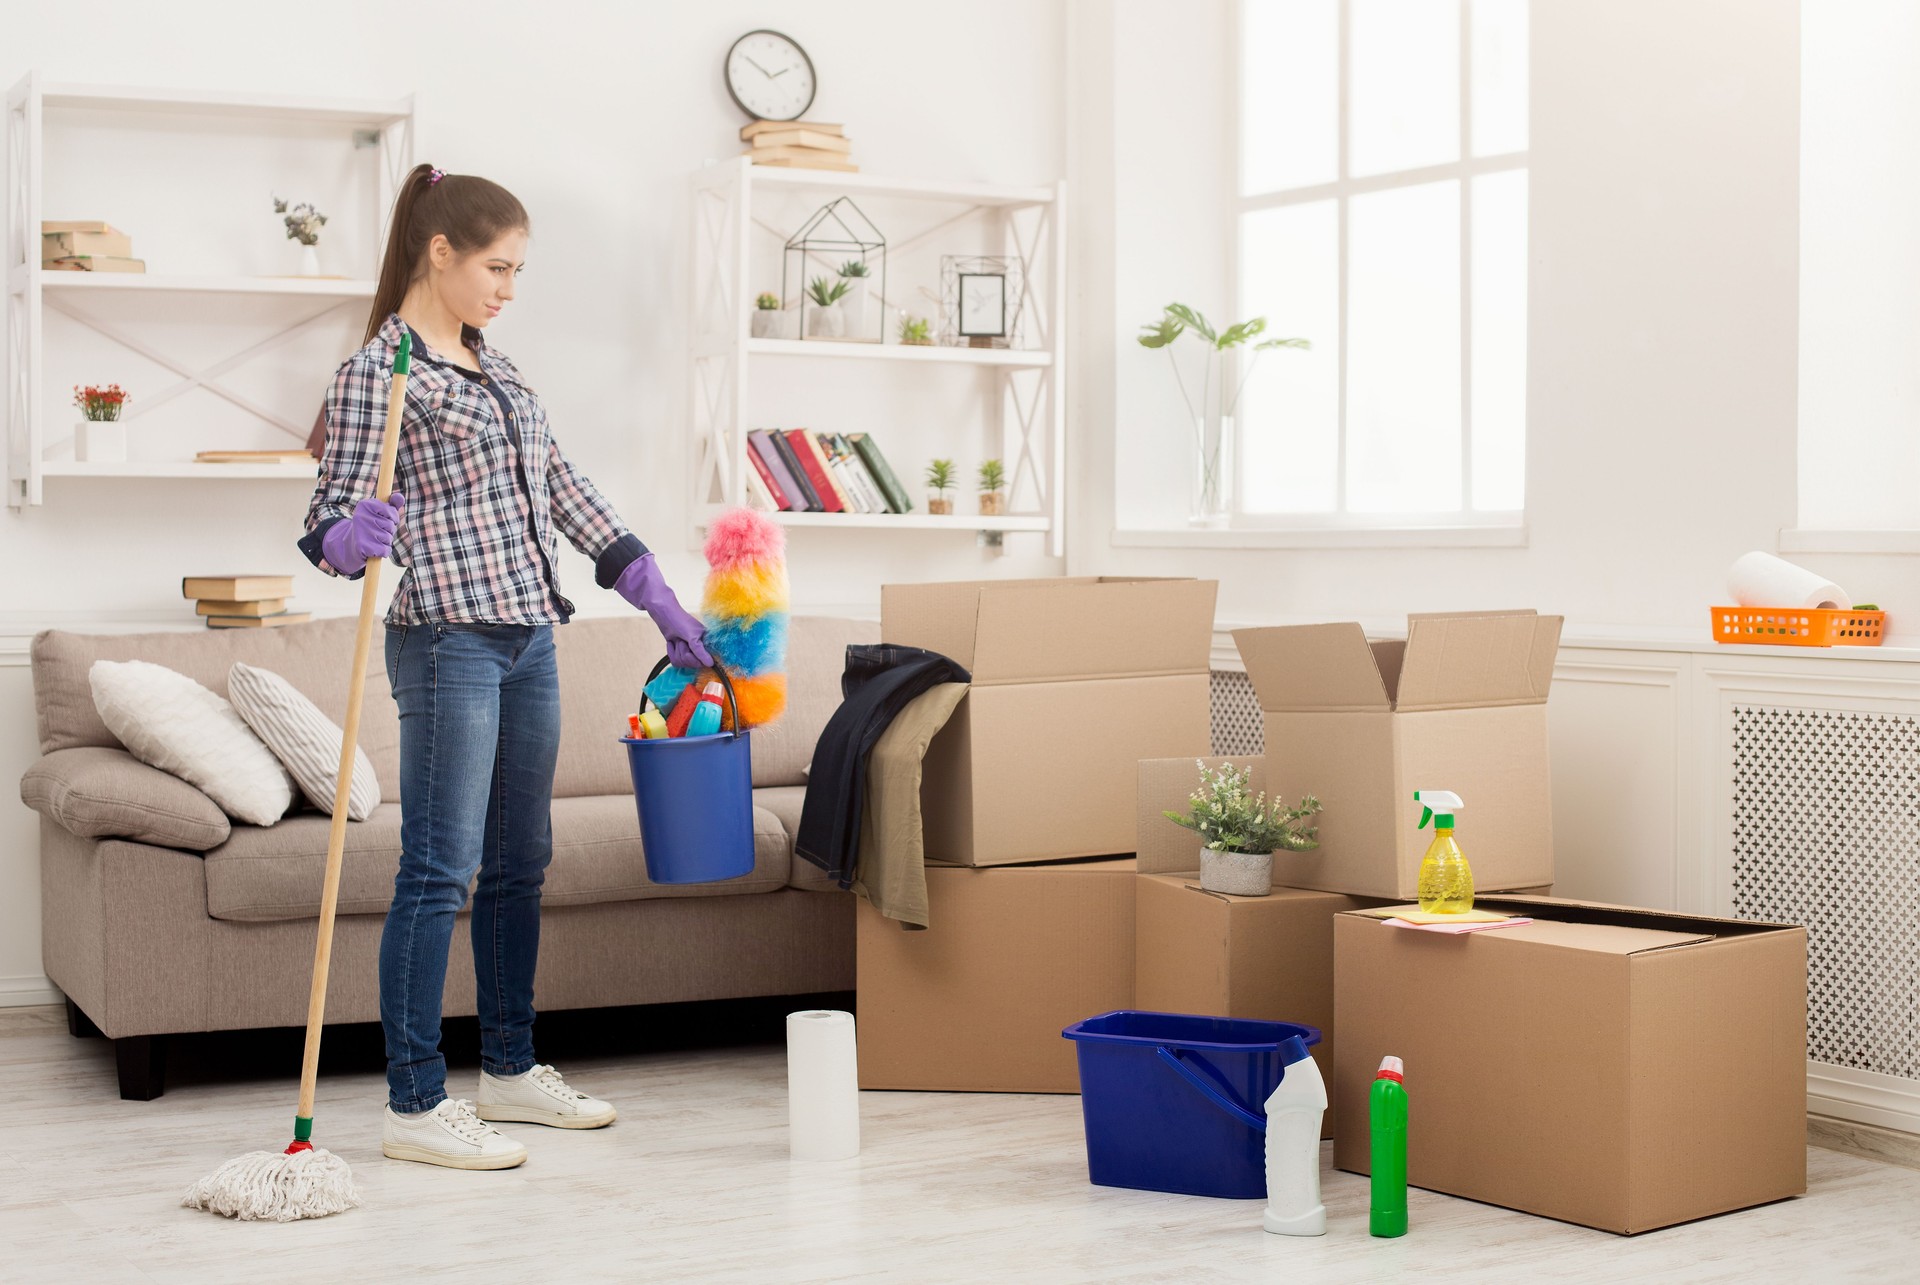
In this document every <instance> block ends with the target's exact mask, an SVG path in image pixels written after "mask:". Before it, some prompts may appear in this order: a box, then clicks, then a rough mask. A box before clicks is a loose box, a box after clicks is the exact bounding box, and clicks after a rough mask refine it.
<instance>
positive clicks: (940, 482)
mask: <svg viewBox="0 0 1920 1285" xmlns="http://www.w3.org/2000/svg"><path fill="white" fill-rule="evenodd" d="M952 490H953V461H952V460H935V461H933V462H932V463H931V464H929V465H927V512H929V513H940V514H948V513H952V512H953V496H952V495H950V494H949V492H950V491H952Z"/></svg>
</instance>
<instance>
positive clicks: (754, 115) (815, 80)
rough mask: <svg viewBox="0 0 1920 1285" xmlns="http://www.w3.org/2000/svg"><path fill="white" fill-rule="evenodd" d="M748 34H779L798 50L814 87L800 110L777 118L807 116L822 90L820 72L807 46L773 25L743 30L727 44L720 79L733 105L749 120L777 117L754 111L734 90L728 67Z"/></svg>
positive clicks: (788, 118) (721, 63) (808, 79)
mask: <svg viewBox="0 0 1920 1285" xmlns="http://www.w3.org/2000/svg"><path fill="white" fill-rule="evenodd" d="M748 36H778V37H779V38H780V39H782V40H784V41H786V42H787V43H788V44H790V45H792V46H793V48H794V50H795V52H797V53H798V54H799V55H800V60H801V61H802V62H804V63H806V64H807V81H808V83H809V84H810V85H811V86H812V88H811V89H810V90H809V91H808V92H807V101H806V102H804V103H802V104H801V105H800V110H799V111H798V112H795V113H794V114H793V115H792V116H783V117H779V118H777V119H779V120H781V121H797V120H799V119H800V118H801V117H802V116H805V115H806V114H807V111H808V109H810V108H811V107H812V106H813V100H814V96H815V95H817V94H818V93H819V92H820V73H818V72H816V71H815V70H814V69H813V58H812V56H811V55H809V54H808V53H807V51H806V48H805V46H803V45H802V44H801V43H800V42H799V41H798V40H795V39H794V38H793V37H792V36H789V35H788V34H787V33H786V32H784V31H775V30H773V28H771V27H756V28H754V29H753V30H752V31H747V32H742V33H741V35H740V38H739V40H735V41H734V42H733V43H732V44H730V45H728V46H727V56H726V57H724V58H722V59H721V60H720V80H721V82H722V83H723V84H725V85H726V87H727V97H728V98H731V99H733V105H734V106H735V107H738V108H739V109H740V110H741V111H742V112H743V113H745V115H746V117H747V119H748V120H767V121H770V120H775V119H776V118H775V117H772V116H762V115H760V114H759V113H758V112H756V111H754V110H753V109H752V108H751V107H749V106H747V105H746V104H745V103H743V102H741V101H740V95H738V94H736V93H734V92H733V77H732V76H731V75H729V74H728V68H730V67H731V66H732V65H733V51H734V50H736V49H738V48H739V47H740V41H741V40H745V39H746V38H747V37H748Z"/></svg>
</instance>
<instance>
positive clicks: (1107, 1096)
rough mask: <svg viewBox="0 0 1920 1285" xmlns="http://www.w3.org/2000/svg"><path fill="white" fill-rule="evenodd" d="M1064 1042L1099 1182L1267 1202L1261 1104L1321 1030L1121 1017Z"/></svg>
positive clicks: (1069, 1033)
mask: <svg viewBox="0 0 1920 1285" xmlns="http://www.w3.org/2000/svg"><path fill="white" fill-rule="evenodd" d="M1061 1034H1062V1035H1063V1036H1065V1037H1066V1038H1067V1039H1070V1040H1072V1041H1074V1043H1075V1045H1076V1046H1077V1051H1078V1053H1079V1057H1080V1109H1081V1112H1082V1114H1083V1115H1084V1116H1085V1117H1086V1126H1087V1174H1088V1177H1090V1178H1091V1179H1092V1180H1093V1181H1094V1182H1095V1183H1096V1184H1098V1185H1100V1186H1102V1187H1134V1188H1138V1189H1140V1190H1142V1191H1172V1192H1178V1193H1180V1194H1181V1195H1186V1196H1221V1197H1225V1198H1227V1199H1232V1200H1256V1199H1260V1198H1262V1197H1264V1196H1265V1195H1266V1194H1267V1167H1266V1161H1267V1152H1266V1146H1267V1137H1266V1127H1267V1120H1266V1102H1267V1099H1268V1098H1269V1097H1270V1096H1272V1094H1273V1091H1274V1090H1275V1089H1277V1088H1279V1087H1280V1081H1281V1078H1282V1077H1283V1076H1284V1074H1285V1070H1286V1068H1287V1067H1288V1066H1289V1065H1291V1064H1293V1063H1294V1062H1298V1061H1300V1060H1301V1059H1303V1058H1305V1057H1307V1056H1308V1054H1307V1046H1308V1045H1309V1044H1318V1043H1319V1042H1320V1032H1319V1031H1318V1030H1316V1029H1315V1028H1313V1027H1311V1026H1301V1025H1297V1024H1295V1023H1293V1022H1257V1021H1252V1020H1250V1019H1245V1018H1236V1017H1195V1016H1192V1015H1190V1014H1186V1013H1143V1012H1139V1011H1137V1010H1133V1009H1125V1010H1122V1011H1120V1012H1116V1013H1102V1014H1101V1015H1100V1016H1098V1017H1089V1018H1088V1019H1087V1020H1086V1021H1084V1022H1075V1023H1074V1024H1073V1025H1072V1026H1069V1027H1068V1028H1067V1029H1066V1030H1064V1031H1062V1032H1061Z"/></svg>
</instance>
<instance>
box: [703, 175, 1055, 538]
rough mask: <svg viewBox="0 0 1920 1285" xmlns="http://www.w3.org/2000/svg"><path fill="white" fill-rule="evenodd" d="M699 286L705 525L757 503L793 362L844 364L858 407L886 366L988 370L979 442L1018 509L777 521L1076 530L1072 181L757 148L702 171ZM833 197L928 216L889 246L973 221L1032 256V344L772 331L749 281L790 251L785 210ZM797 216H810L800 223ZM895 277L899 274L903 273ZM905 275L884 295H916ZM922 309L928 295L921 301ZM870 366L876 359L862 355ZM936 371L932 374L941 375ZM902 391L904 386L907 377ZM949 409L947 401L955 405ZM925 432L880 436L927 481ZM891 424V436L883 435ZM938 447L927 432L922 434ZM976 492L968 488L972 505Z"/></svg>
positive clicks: (891, 249) (1009, 249)
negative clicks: (978, 176)
mask: <svg viewBox="0 0 1920 1285" xmlns="http://www.w3.org/2000/svg"><path fill="white" fill-rule="evenodd" d="M691 186H692V200H693V218H692V226H693V239H694V243H693V253H692V267H693V281H692V290H691V308H692V317H691V342H690V349H691V362H690V366H691V369H690V371H689V374H688V393H689V396H688V402H689V405H690V407H691V410H692V429H693V442H692V444H691V450H690V451H689V465H690V470H691V478H690V481H691V485H692V495H693V497H694V504H693V506H692V519H693V524H694V527H695V529H696V533H697V532H698V530H699V529H701V528H703V527H704V526H705V524H706V523H707V522H709V521H710V520H711V519H712V517H713V516H714V514H716V513H718V512H719V511H720V510H721V509H723V508H726V507H729V506H732V505H738V504H743V503H745V502H746V475H747V470H748V469H749V468H750V467H751V465H750V464H749V463H748V461H747V455H746V452H747V450H748V446H747V433H748V431H749V430H751V429H753V428H757V427H776V426H779V424H780V423H781V422H782V421H781V415H782V408H781V398H780V394H779V391H778V390H779V386H780V381H781V379H782V377H783V371H791V370H792V369H793V368H794V366H796V365H798V364H800V363H843V364H844V366H845V369H842V370H837V371H836V373H835V374H834V375H833V379H834V381H835V387H836V389H837V390H838V393H839V394H842V395H844V397H845V398H846V400H847V403H848V405H849V407H850V408H853V410H854V412H855V413H857V411H858V408H859V405H860V402H861V399H862V397H863V395H864V394H865V387H864V384H865V381H866V380H867V379H868V377H875V378H877V376H878V373H879V370H880V368H881V367H885V366H890V367H892V368H893V369H894V370H895V371H896V378H897V372H898V371H899V370H902V369H911V368H913V367H915V366H919V365H924V366H928V367H942V366H945V367H968V366H971V367H975V368H977V369H978V370H979V371H980V372H981V383H980V385H979V387H978V390H977V391H975V392H973V393H972V394H970V395H971V396H972V397H974V398H975V399H976V400H977V401H978V402H979V403H980V413H979V415H978V416H977V423H978V425H979V428H978V432H977V440H976V444H977V446H978V448H979V450H980V452H981V453H982V454H983V455H988V454H993V455H997V456H998V457H999V458H1001V459H1003V460H1004V461H1005V464H1006V471H1007V479H1008V480H1007V494H1008V505H1007V507H1008V509H1009V510H1010V511H1009V512H1008V513H1007V514H1006V515H1004V516H980V515H973V516H968V515H965V514H954V515H951V516H947V515H933V514H927V513H923V512H919V511H917V510H916V511H915V512H911V513H904V514H852V513H779V514H776V515H775V516H776V519H777V520H778V521H779V522H780V523H782V524H783V525H784V526H787V527H789V528H792V529H795V530H807V529H811V528H822V527H839V528H851V529H857V530H876V531H877V530H887V531H929V532H934V531H946V532H974V533H980V534H981V535H982V536H983V537H984V538H985V542H986V543H988V544H990V545H997V544H998V543H999V537H1000V536H1001V535H1003V534H1005V533H1006V532H1010V531H1012V532H1037V533H1040V534H1042V535H1044V536H1045V537H1046V546H1047V552H1048V553H1049V554H1051V555H1053V556H1055V557H1058V556H1061V555H1062V553H1063V552H1064V550H1065V538H1066V523H1065V515H1066V493H1065V491H1066V477H1067V469H1066V434H1065V424H1066V378H1065V372H1064V370H1063V369H1062V367H1063V364H1064V353H1065V342H1064V341H1065V335H1066V330H1065V318H1066V314H1065V303H1066V250H1065V241H1064V238H1065V226H1066V225H1065V187H1064V185H1063V184H1053V185H1051V186H1046V187H1006V186H995V185H990V184H978V183H941V182H933V181H927V180H921V179H888V178H884V177H880V176H876V175H871V174H844V173H837V172H832V171H826V170H803V169H780V168H773V167H767V166H755V165H754V164H752V162H751V161H750V160H749V159H748V158H746V157H740V158H738V159H737V160H733V161H727V162H723V163H720V164H716V165H711V166H709V167H707V168H706V169H703V170H699V171H697V172H695V173H694V175H693V177H692V180H691ZM796 195H797V196H799V197H800V198H801V200H802V201H805V200H806V199H807V198H809V197H812V196H818V198H819V200H820V201H821V203H823V204H824V203H825V202H826V201H828V200H831V199H832V198H833V197H834V196H840V195H851V196H854V197H856V198H858V199H866V198H873V199H874V200H875V201H876V202H878V201H880V200H883V199H884V200H888V201H897V202H900V203H901V205H902V207H903V208H913V209H916V210H920V211H923V212H924V219H923V224H922V226H920V227H918V228H917V229H909V230H908V233H907V235H904V236H897V237H893V238H891V239H890V240H889V242H888V245H887V253H888V255H889V256H897V255H902V254H905V253H908V252H917V253H924V252H926V251H927V250H928V249H929V248H930V247H931V245H932V242H931V241H930V238H933V237H935V236H938V235H941V234H943V233H945V232H946V230H948V229H953V228H955V227H956V226H958V225H980V226H974V227H971V228H970V231H971V234H972V235H973V236H974V237H976V238H978V237H980V236H982V235H984V236H985V237H986V238H988V239H989V244H991V245H993V246H995V247H996V248H997V249H998V250H999V251H1000V252H1003V253H1006V254H1013V255H1018V256H1020V257H1021V259H1022V260H1023V261H1024V264H1025V272H1024V273H1023V276H1024V291H1023V296H1022V299H1021V303H1022V307H1023V311H1024V326H1025V332H1026V335H1027V342H1028V343H1029V344H1030V345H1031V346H1030V347H1026V348H1021V349H1008V348H955V347H942V346H926V347H921V346H912V345H904V344H899V343H895V342H894V341H893V339H894V336H893V333H892V331H893V328H892V326H891V325H889V326H888V327H887V329H886V336H887V337H886V342H883V343H873V342H854V341H836V340H829V339H757V338H753V337H752V326H751V318H752V313H753V310H754V296H755V293H756V288H755V285H754V283H753V281H752V280H751V279H750V277H751V274H752V272H753V265H754V251H755V249H756V247H759V246H761V245H762V243H761V242H758V241H756V240H755V238H756V237H764V238H767V240H766V242H765V246H771V247H776V248H777V247H779V246H781V245H782V244H783V243H784V240H785V238H786V236H787V234H788V233H789V232H791V230H792V228H790V227H781V226H776V225H775V224H773V223H772V222H770V221H769V220H770V219H772V218H774V217H777V211H776V210H775V209H774V208H773V207H775V206H779V207H782V208H784V209H786V210H787V211H788V212H789V215H791V213H792V211H793V210H794V209H795V208H796V205H795V202H794V201H793V200H792V199H791V198H792V197H794V196H796ZM794 226H798V222H797V221H796V222H795V223H794ZM833 266H834V265H831V264H827V263H825V262H816V263H814V264H812V265H810V269H809V270H810V271H815V272H819V273H821V274H825V275H830V274H831V271H832V268H833ZM889 270H890V272H895V269H893V268H890V269H889ZM907 279H908V278H907V277H906V275H904V274H897V273H896V275H895V276H894V277H892V278H890V280H889V287H888V288H889V289H890V290H892V291H893V292H894V294H895V295H896V297H895V298H891V299H880V298H877V297H876V299H875V301H873V302H870V303H869V306H879V307H882V308H890V307H898V306H900V305H901V304H902V303H903V302H906V301H908V300H909V299H910V296H909V294H908V289H909V287H908V286H906V285H896V284H894V282H895V281H896V280H898V281H905V280H907ZM911 302H912V304H913V307H912V308H911V309H909V310H911V311H924V310H926V308H927V305H926V304H924V303H921V302H920V301H919V300H918V299H911ZM863 362H864V363H867V364H868V366H869V367H870V368H871V369H868V370H865V371H863V370H861V369H860V368H859V364H860V363H863ZM927 378H929V379H931V378H932V375H931V373H929V374H928V376H927ZM953 387H954V386H953V385H951V384H950V383H942V384H939V385H937V386H934V385H930V386H929V395H930V396H940V397H948V396H950V395H951V393H952V389H953ZM893 391H894V392H895V394H896V395H897V393H898V386H897V384H896V385H894V386H893ZM943 409H944V407H943ZM911 433H912V430H911V429H910V428H909V429H903V430H901V432H900V433H898V434H896V433H894V432H891V431H889V432H888V433H887V434H885V435H884V436H885V440H884V441H882V442H881V445H882V447H883V449H885V450H886V451H887V453H888V456H889V458H890V459H891V460H892V462H893V464H894V468H895V470H896V472H899V473H900V475H901V479H902V481H903V482H908V483H909V484H911V482H912V481H913V480H915V479H917V477H918V473H919V470H918V469H917V468H914V467H912V461H913V458H914V457H913V456H911V455H909V454H908V453H907V449H906V448H907V446H908V444H909V443H910V442H911ZM880 436H881V435H876V440H880ZM916 445H924V443H916ZM966 498H967V497H962V502H965V501H966Z"/></svg>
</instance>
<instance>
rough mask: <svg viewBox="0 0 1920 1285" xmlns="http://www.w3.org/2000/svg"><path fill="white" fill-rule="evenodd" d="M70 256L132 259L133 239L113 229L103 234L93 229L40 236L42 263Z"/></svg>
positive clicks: (46, 233)
mask: <svg viewBox="0 0 1920 1285" xmlns="http://www.w3.org/2000/svg"><path fill="white" fill-rule="evenodd" d="M70 254H109V255H113V256H115V257H118V258H122V259H125V258H130V257H132V255H133V238H132V237H130V236H128V235H127V234H126V233H125V232H115V231H113V230H111V229H108V230H107V231H105V232H101V231H98V230H96V229H92V228H89V229H86V230H84V231H72V232H42V233H41V234H40V262H42V263H45V262H47V261H48V260H49V259H59V258H64V257H65V256H67V255H70Z"/></svg>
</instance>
